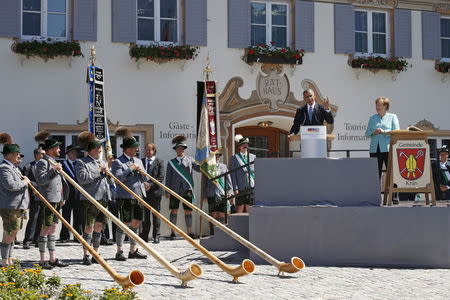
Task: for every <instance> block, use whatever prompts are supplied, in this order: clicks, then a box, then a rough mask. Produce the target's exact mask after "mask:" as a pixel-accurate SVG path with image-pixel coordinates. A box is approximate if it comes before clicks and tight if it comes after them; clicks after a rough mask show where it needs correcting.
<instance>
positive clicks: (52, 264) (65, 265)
mask: <svg viewBox="0 0 450 300" xmlns="http://www.w3.org/2000/svg"><path fill="white" fill-rule="evenodd" d="M50 265H51V266H53V267H60V268H65V267H68V266H69V264H67V263H65V262H63V261H60V260H59V259H56V260H55V261H54V262H50Z"/></svg>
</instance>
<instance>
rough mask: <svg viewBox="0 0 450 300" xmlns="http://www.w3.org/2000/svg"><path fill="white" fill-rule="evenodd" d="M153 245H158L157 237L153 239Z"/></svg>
mask: <svg viewBox="0 0 450 300" xmlns="http://www.w3.org/2000/svg"><path fill="white" fill-rule="evenodd" d="M153 244H159V236H157V237H154V238H153Z"/></svg>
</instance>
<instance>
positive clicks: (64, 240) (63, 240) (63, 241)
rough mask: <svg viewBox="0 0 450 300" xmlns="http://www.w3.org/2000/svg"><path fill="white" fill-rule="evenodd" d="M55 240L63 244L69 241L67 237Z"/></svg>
mask: <svg viewBox="0 0 450 300" xmlns="http://www.w3.org/2000/svg"><path fill="white" fill-rule="evenodd" d="M57 242H59V243H61V244H65V243H68V242H70V241H69V239H59V240H57Z"/></svg>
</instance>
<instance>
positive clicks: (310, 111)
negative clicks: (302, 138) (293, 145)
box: [288, 89, 334, 138]
mask: <svg viewBox="0 0 450 300" xmlns="http://www.w3.org/2000/svg"><path fill="white" fill-rule="evenodd" d="M303 100H305V102H306V104H305V105H303V106H302V107H299V108H298V109H297V112H296V113H295V117H294V124H293V125H292V127H291V130H290V131H289V136H288V137H289V138H290V137H291V136H292V135H294V134H297V133H298V132H299V131H300V126H322V125H323V122H324V121H326V122H327V124H333V123H334V118H333V114H332V113H331V110H330V100H328V98H326V99H325V102H324V106H322V105H320V104H319V103H317V102H316V97H315V95H314V91H313V90H312V89H307V90H304V91H303Z"/></svg>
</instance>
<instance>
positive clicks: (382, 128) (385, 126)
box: [366, 98, 400, 178]
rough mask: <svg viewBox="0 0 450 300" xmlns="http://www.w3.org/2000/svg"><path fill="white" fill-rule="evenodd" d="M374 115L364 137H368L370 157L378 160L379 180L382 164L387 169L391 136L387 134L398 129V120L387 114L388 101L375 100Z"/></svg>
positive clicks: (394, 116)
mask: <svg viewBox="0 0 450 300" xmlns="http://www.w3.org/2000/svg"><path fill="white" fill-rule="evenodd" d="M375 109H376V111H377V113H376V114H374V115H372V116H371V117H370V119H369V123H368V124H367V129H366V136H367V137H370V149H369V153H370V157H376V158H377V160H378V176H379V178H381V170H382V169H383V163H384V164H385V166H386V167H387V163H388V154H389V144H390V142H391V136H390V135H389V134H387V133H389V132H390V131H392V130H396V129H400V125H399V123H398V118H397V115H396V114H391V113H388V112H387V111H388V110H389V99H388V98H377V99H375Z"/></svg>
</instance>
